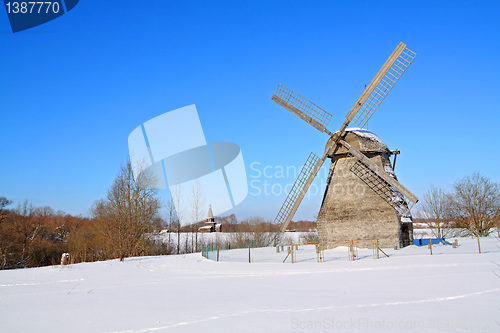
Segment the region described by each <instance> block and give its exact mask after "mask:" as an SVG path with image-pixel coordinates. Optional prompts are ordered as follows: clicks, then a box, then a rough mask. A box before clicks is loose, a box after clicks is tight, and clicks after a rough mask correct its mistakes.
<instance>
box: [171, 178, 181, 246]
mask: <svg viewBox="0 0 500 333" xmlns="http://www.w3.org/2000/svg"><path fill="white" fill-rule="evenodd" d="M171 194H172V199H173V201H174V203H175V207H176V208H175V210H176V213H177V254H179V253H180V252H181V221H182V218H183V217H184V200H183V197H182V191H181V186H180V185H175V186H174V188H173V189H172V193H171Z"/></svg>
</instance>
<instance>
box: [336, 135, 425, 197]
mask: <svg viewBox="0 0 500 333" xmlns="http://www.w3.org/2000/svg"><path fill="white" fill-rule="evenodd" d="M340 143H341V144H342V145H343V146H344V147H345V148H346V149H347V150H348V151H349V153H350V154H352V155H353V156H354V157H356V159H357V160H358V161H359V162H360V163H361V164H362V165H358V169H359V170H361V169H363V168H364V169H369V170H370V172H371V173H373V174H375V175H377V176H378V177H379V178H380V179H381V180H383V181H384V182H385V183H387V186H390V187H392V188H393V190H394V191H397V192H398V193H400V195H401V196H402V197H403V198H407V199H408V200H409V202H411V203H417V202H418V197H417V196H416V195H415V194H413V193H411V192H410V191H409V190H408V189H407V188H406V187H404V186H403V185H401V183H399V182H398V181H397V180H395V179H394V178H392V177H391V176H389V175H388V174H387V172H385V170H383V169H382V168H380V167H379V166H378V165H377V164H375V163H374V162H372V161H371V160H370V159H369V158H368V157H366V156H365V155H364V154H363V153H362V152H360V151H359V150H357V149H356V148H354V147H352V146H351V145H350V144H348V143H347V142H345V141H343V140H341V141H340ZM354 170H357V169H356V167H355V168H354ZM353 172H354V171H353ZM358 177H359V176H358ZM360 178H361V177H360ZM384 182H382V183H381V184H383V183H384ZM375 192H377V191H375ZM398 196H399V195H398ZM405 200H406V199H405Z"/></svg>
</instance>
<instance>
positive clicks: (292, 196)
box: [274, 153, 325, 232]
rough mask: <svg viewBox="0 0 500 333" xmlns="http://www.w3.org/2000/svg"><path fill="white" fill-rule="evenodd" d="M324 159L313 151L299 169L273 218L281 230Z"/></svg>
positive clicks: (285, 225)
mask: <svg viewBox="0 0 500 333" xmlns="http://www.w3.org/2000/svg"><path fill="white" fill-rule="evenodd" d="M324 161H325V160H324V159H320V158H319V157H318V156H316V155H315V154H314V153H311V154H309V157H308V158H307V161H306V163H305V164H304V166H303V167H302V169H301V170H300V173H299V175H298V177H297V179H296V180H295V183H294V184H293V186H292V189H291V190H290V193H288V196H287V197H286V199H285V202H284V203H283V205H282V206H281V209H280V211H279V212H278V215H276V218H275V219H274V223H275V224H281V231H282V232H284V231H285V230H286V228H287V227H288V224H289V223H290V221H291V219H292V217H293V215H294V214H295V211H296V210H297V208H298V205H300V202H301V201H302V199H303V198H304V196H305V194H306V193H307V190H308V189H309V185H310V183H311V182H312V180H313V179H314V177H316V174H317V172H318V170H319V168H321V166H322V165H323V162H324ZM308 183H309V185H308Z"/></svg>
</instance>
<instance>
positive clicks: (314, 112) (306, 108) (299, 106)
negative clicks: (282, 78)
mask: <svg viewBox="0 0 500 333" xmlns="http://www.w3.org/2000/svg"><path fill="white" fill-rule="evenodd" d="M272 100H273V101H275V102H276V103H278V104H279V105H281V106H282V107H284V108H285V109H287V110H288V111H290V112H292V113H293V114H295V115H296V116H298V117H300V118H302V119H303V120H304V121H306V122H307V123H309V124H310V125H312V126H313V127H314V128H316V129H317V130H318V131H320V132H325V130H326V126H328V123H329V122H330V119H331V118H332V115H331V114H329V113H328V112H326V111H325V110H323V109H322V108H320V107H319V106H317V105H316V104H314V103H313V102H311V101H308V100H307V99H305V98H304V97H302V96H300V95H299V94H297V93H295V92H293V91H292V90H290V89H288V88H287V87H285V86H284V85H282V84H278V88H277V89H276V93H275V94H274V95H273V97H272Z"/></svg>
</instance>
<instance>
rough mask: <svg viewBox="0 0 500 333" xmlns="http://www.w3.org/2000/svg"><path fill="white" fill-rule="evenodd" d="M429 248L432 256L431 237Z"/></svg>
mask: <svg viewBox="0 0 500 333" xmlns="http://www.w3.org/2000/svg"><path fill="white" fill-rule="evenodd" d="M429 249H431V256H432V239H431V238H429Z"/></svg>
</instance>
